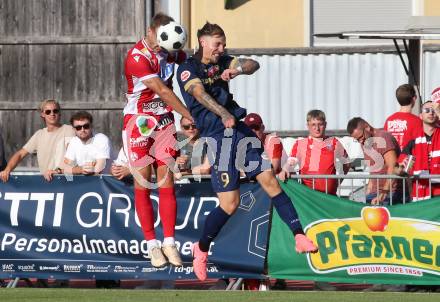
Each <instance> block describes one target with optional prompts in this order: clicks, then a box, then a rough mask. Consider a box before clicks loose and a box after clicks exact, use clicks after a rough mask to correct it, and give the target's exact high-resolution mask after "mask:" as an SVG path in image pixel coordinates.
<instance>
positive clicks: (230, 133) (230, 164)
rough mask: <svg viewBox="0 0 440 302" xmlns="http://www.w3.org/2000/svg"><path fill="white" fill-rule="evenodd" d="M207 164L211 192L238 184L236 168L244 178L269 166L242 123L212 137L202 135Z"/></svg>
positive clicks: (225, 189)
mask: <svg viewBox="0 0 440 302" xmlns="http://www.w3.org/2000/svg"><path fill="white" fill-rule="evenodd" d="M204 139H205V140H206V142H207V144H208V152H207V155H208V158H209V161H210V163H211V184H212V188H213V190H214V192H228V191H233V190H236V189H238V188H239V187H240V171H243V172H244V173H245V175H246V177H247V178H249V179H255V177H256V176H257V175H258V174H260V173H261V172H263V171H265V170H270V169H271V163H270V160H269V159H268V158H267V156H265V154H264V149H263V148H264V146H263V144H262V143H261V141H260V140H259V139H258V138H257V137H256V136H255V134H254V132H252V130H251V129H250V128H249V127H247V126H246V125H245V124H244V123H243V122H238V123H237V126H236V127H235V128H232V129H226V130H225V132H224V133H220V134H218V135H216V136H214V137H210V138H206V137H205V138H204Z"/></svg>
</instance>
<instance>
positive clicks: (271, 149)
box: [244, 113, 283, 174]
mask: <svg viewBox="0 0 440 302" xmlns="http://www.w3.org/2000/svg"><path fill="white" fill-rule="evenodd" d="M244 123H245V124H246V125H247V126H248V127H249V128H251V130H252V131H253V132H254V133H255V135H256V136H257V137H258V139H259V140H260V141H261V143H262V144H263V147H264V153H263V156H264V154H266V156H268V158H269V159H270V161H271V163H272V169H273V171H274V173H275V174H278V173H280V172H281V167H282V165H281V159H282V156H283V144H282V142H281V139H280V138H279V137H278V136H277V135H276V133H265V132H264V131H265V130H266V128H265V126H264V123H263V119H262V118H261V116H260V115H258V114H257V113H249V114H248V115H246V117H245V118H244Z"/></svg>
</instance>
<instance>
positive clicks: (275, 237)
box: [268, 180, 440, 284]
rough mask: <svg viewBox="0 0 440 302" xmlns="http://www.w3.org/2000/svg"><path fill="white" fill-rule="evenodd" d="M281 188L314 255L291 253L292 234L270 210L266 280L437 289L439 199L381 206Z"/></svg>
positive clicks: (300, 188)
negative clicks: (429, 286)
mask: <svg viewBox="0 0 440 302" xmlns="http://www.w3.org/2000/svg"><path fill="white" fill-rule="evenodd" d="M282 186H283V189H284V190H285V191H286V192H287V194H288V195H289V196H290V197H292V199H293V200H294V204H295V207H296V209H297V211H298V212H299V216H300V218H301V222H302V224H303V227H304V229H305V232H306V235H307V236H308V237H309V238H311V239H312V240H313V241H314V242H315V243H316V244H317V245H318V247H319V252H318V253H315V254H310V255H303V254H296V253H295V247H294V241H293V235H292V234H291V233H290V232H289V230H288V229H287V227H286V226H285V225H284V224H283V223H282V222H281V220H280V218H279V216H278V215H277V214H276V212H275V211H274V212H273V217H272V226H271V234H270V244H269V253H268V267H269V274H270V276H271V277H274V278H286V279H294V280H317V281H331V282H352V283H383V284H440V198H433V199H430V200H426V201H422V202H414V203H409V204H405V205H395V206H389V207H382V206H369V205H366V204H363V203H357V202H353V201H350V200H347V199H342V198H338V197H336V196H331V195H327V194H323V193H320V192H316V191H313V190H311V189H309V188H307V187H306V186H303V185H300V184H298V183H297V182H294V181H292V180H291V181H289V182H288V183H287V184H282Z"/></svg>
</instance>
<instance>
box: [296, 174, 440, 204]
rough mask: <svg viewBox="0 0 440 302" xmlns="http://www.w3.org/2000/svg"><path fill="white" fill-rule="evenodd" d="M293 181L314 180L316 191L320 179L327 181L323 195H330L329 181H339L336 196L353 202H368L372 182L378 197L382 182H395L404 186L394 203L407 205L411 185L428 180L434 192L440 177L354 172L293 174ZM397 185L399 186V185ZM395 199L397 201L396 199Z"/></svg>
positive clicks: (430, 188) (391, 202)
mask: <svg viewBox="0 0 440 302" xmlns="http://www.w3.org/2000/svg"><path fill="white" fill-rule="evenodd" d="M290 178H292V179H297V180H299V181H300V182H301V181H302V180H303V179H311V180H312V189H315V183H316V180H318V179H324V180H325V191H324V192H323V193H328V181H329V180H331V179H337V183H338V190H337V193H336V195H337V196H338V197H342V198H348V199H350V200H353V201H358V202H366V196H367V194H366V192H367V186H368V183H369V182H370V181H376V190H375V191H374V192H370V193H376V194H377V195H378V194H379V193H380V186H379V183H380V181H381V180H393V181H394V182H398V183H399V182H400V183H401V184H402V185H401V186H400V187H399V186H397V188H398V189H397V190H398V191H399V193H401V196H402V198H401V199H399V200H394V203H406V202H407V201H409V200H410V196H411V184H412V183H413V182H415V186H416V187H418V186H419V181H420V180H422V179H423V180H428V186H429V187H428V190H429V191H428V192H432V184H433V183H439V184H440V175H434V174H432V175H420V176H410V177H402V176H397V175H372V174H368V173H367V172H352V173H349V174H346V175H297V174H292V175H291V176H290ZM398 183H397V184H398ZM392 185H393V184H392V182H389V185H388V186H387V188H384V189H388V191H389V192H392V187H391V186H392ZM418 193H419V192H418V190H417V191H416V194H415V198H416V199H419V197H420V196H419V194H418ZM389 195H390V196H389V198H390V205H392V204H393V195H394V194H389ZM394 199H396V198H395V197H394Z"/></svg>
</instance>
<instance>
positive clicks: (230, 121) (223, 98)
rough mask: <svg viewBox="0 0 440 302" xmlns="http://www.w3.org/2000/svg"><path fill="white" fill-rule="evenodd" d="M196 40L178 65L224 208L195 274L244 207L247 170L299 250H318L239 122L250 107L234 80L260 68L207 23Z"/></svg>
mask: <svg viewBox="0 0 440 302" xmlns="http://www.w3.org/2000/svg"><path fill="white" fill-rule="evenodd" d="M197 37H198V40H199V49H198V51H197V53H196V54H195V55H193V56H191V57H190V58H188V59H187V60H186V61H185V62H184V63H182V64H181V65H180V66H179V68H178V71H177V80H178V83H179V86H180V90H181V92H182V96H183V98H184V100H185V103H186V106H187V107H188V109H189V110H190V112H191V115H192V117H193V119H194V121H195V123H196V126H197V128H198V129H199V131H200V135H201V137H204V138H205V139H206V141H207V143H208V150H209V151H208V156H209V154H210V153H214V154H213V155H214V159H213V160H212V161H213V164H212V169H211V182H212V187H213V189H214V191H215V192H216V193H217V196H218V198H219V201H220V205H219V206H218V207H217V208H215V209H214V210H213V211H211V213H210V214H209V215H208V217H207V219H206V222H205V225H204V229H203V233H202V236H201V238H200V240H199V242H198V243H195V244H194V245H193V257H194V259H193V268H194V272H195V274H196V276H197V277H198V278H199V279H200V280H205V279H206V277H207V275H206V264H207V257H208V250H209V247H210V244H211V242H212V241H213V240H214V238H215V237H216V236H217V234H218V233H219V232H220V230H221V228H222V227H223V225H225V223H226V222H227V221H228V219H229V217H230V216H231V215H232V214H233V213H234V211H235V210H236V208H237V207H238V205H239V201H240V191H239V178H240V170H244V172H245V174H246V176H247V177H248V178H249V179H256V180H257V181H258V182H259V183H260V185H261V187H262V188H263V189H264V190H265V191H266V192H267V194H268V195H269V197H270V198H271V200H272V203H273V205H274V207H275V209H276V210H277V212H278V214H279V215H280V217H281V218H282V220H283V221H284V222H285V223H286V224H287V225H288V226H289V227H290V229H291V230H292V232H293V235H294V238H295V248H296V251H297V252H301V253H304V252H316V251H317V249H318V248H317V247H316V245H315V244H313V242H312V241H311V240H310V239H308V238H307V237H306V236H305V235H304V231H303V228H302V226H301V223H300V221H299V219H298V214H297V212H296V210H295V208H294V207H293V204H292V201H291V200H290V198H289V197H288V196H287V195H286V193H284V192H283V191H282V190H281V187H280V185H279V183H278V181H277V179H276V178H275V176H274V174H273V172H272V170H271V165H270V161H269V160H268V159H264V158H263V157H262V156H261V155H262V153H263V146H261V142H260V141H259V140H258V138H257V137H256V136H255V134H254V133H253V131H252V130H251V129H250V128H249V127H247V126H246V125H245V124H244V123H243V122H241V121H240V119H242V118H244V117H245V116H246V109H244V108H241V107H240V106H239V105H238V104H237V103H236V102H235V101H234V100H233V96H232V94H231V93H230V92H229V80H231V79H234V78H235V77H236V76H238V75H240V74H246V75H250V74H253V73H254V72H255V71H257V70H258V68H259V67H260V66H259V64H258V62H256V61H254V60H252V59H248V58H234V57H232V56H229V55H227V54H225V47H226V36H225V33H224V31H223V29H222V28H221V27H220V26H219V25H217V24H211V23H209V22H207V23H206V24H205V25H204V26H203V27H202V28H201V29H199V30H198V32H197ZM250 141H252V143H250V144H249V142H250ZM256 142H259V144H258V143H256ZM258 145H259V146H258ZM237 163H238V164H237ZM251 166H253V168H252V169H250V168H249V167H251Z"/></svg>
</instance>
